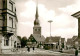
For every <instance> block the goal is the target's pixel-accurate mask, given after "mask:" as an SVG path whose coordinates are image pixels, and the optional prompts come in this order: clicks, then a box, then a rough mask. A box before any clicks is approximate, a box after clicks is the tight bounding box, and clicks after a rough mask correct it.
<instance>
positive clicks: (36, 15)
mask: <svg viewBox="0 0 80 56" xmlns="http://www.w3.org/2000/svg"><path fill="white" fill-rule="evenodd" d="M35 18H36V19H38V0H37V3H36V14H35Z"/></svg>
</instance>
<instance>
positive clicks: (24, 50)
mask: <svg viewBox="0 0 80 56" xmlns="http://www.w3.org/2000/svg"><path fill="white" fill-rule="evenodd" d="M3 54H13V55H14V54H16V55H19V54H21V55H22V54H24V55H25V54H26V55H34V56H35V55H52V56H53V55H55V56H74V54H66V53H60V52H54V51H50V50H43V49H38V48H36V49H35V50H34V51H33V49H32V48H30V52H28V51H27V48H20V49H18V51H15V52H10V51H9V52H8V51H7V52H3ZM79 55H80V54H79Z"/></svg>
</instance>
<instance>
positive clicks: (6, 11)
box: [0, 0, 18, 50]
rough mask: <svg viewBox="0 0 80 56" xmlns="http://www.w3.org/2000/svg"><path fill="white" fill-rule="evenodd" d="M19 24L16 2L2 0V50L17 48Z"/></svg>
mask: <svg viewBox="0 0 80 56" xmlns="http://www.w3.org/2000/svg"><path fill="white" fill-rule="evenodd" d="M17 22H18V20H17V17H16V7H15V0H0V49H2V50H4V49H12V48H14V47H16V45H17V39H16V37H17V35H16V29H17Z"/></svg>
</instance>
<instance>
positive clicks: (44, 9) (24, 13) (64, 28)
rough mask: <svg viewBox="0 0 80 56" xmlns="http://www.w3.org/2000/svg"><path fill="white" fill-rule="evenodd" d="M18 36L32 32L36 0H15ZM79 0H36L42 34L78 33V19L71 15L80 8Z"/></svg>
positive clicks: (65, 34)
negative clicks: (50, 21)
mask: <svg viewBox="0 0 80 56" xmlns="http://www.w3.org/2000/svg"><path fill="white" fill-rule="evenodd" d="M15 2H16V9H17V18H18V29H17V33H18V35H19V36H22V37H23V36H26V37H29V36H30V35H31V34H33V26H34V20H35V12H36V3H37V2H36V0H16V1H15ZM79 2H80V0H38V12H39V20H40V26H41V27H42V35H43V36H45V38H46V37H48V36H50V23H49V22H48V21H49V20H52V21H53V22H52V23H51V35H52V36H61V37H62V38H66V39H67V38H72V37H73V36H74V35H78V20H77V19H76V18H74V17H72V16H71V15H72V14H74V13H76V12H78V11H79V10H80V6H79V5H80V3H79Z"/></svg>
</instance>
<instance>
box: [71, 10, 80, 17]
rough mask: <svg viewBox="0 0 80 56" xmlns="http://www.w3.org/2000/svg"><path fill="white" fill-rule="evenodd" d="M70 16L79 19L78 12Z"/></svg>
mask: <svg viewBox="0 0 80 56" xmlns="http://www.w3.org/2000/svg"><path fill="white" fill-rule="evenodd" d="M71 16H73V17H76V18H80V11H78V12H76V13H74V14H72V15H71Z"/></svg>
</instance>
